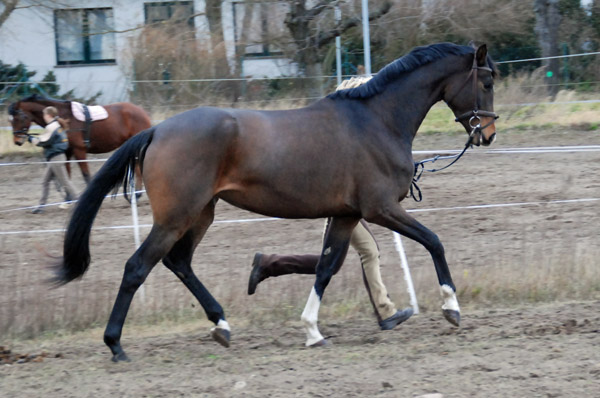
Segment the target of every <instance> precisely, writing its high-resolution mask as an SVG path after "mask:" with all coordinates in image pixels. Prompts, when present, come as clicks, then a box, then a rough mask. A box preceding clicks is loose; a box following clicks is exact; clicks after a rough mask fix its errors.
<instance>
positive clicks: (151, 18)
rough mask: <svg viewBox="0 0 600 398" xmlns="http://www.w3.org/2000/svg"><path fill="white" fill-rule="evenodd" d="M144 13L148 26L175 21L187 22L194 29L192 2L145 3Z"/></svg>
mask: <svg viewBox="0 0 600 398" xmlns="http://www.w3.org/2000/svg"><path fill="white" fill-rule="evenodd" d="M144 13H145V17H146V24H147V25H150V24H153V23H157V22H163V21H173V22H175V23H179V22H187V24H188V26H189V27H190V28H193V27H194V18H193V17H192V15H193V14H194V4H193V2H192V1H168V2H167V1H162V2H159V3H145V4H144Z"/></svg>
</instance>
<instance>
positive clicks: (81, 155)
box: [73, 148, 92, 185]
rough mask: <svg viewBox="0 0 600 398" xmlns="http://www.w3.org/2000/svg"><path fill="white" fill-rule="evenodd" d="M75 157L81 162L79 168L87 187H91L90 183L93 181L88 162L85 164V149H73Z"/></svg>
mask: <svg viewBox="0 0 600 398" xmlns="http://www.w3.org/2000/svg"><path fill="white" fill-rule="evenodd" d="M73 155H74V156H75V159H77V160H79V168H80V169H81V174H82V175H83V180H84V181H85V183H86V185H89V183H90V181H91V180H92V175H91V174H90V168H89V167H88V164H87V162H85V159H86V152H85V149H82V148H75V149H73Z"/></svg>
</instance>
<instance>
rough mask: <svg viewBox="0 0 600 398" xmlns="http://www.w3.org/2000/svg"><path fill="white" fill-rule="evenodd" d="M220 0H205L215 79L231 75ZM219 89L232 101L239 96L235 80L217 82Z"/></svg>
mask: <svg viewBox="0 0 600 398" xmlns="http://www.w3.org/2000/svg"><path fill="white" fill-rule="evenodd" d="M222 4H223V2H222V1H216V0H206V19H207V20H208V29H209V31H210V44H211V52H212V57H213V62H214V63H213V65H214V71H213V73H214V77H215V78H216V79H225V78H230V77H231V71H230V68H229V62H227V51H226V48H225V38H224V36H223V24H222V20H223V19H222V18H223V13H222V9H221V6H222ZM218 86H219V91H221V92H222V93H224V94H225V96H226V97H228V98H229V99H230V100H231V101H232V103H234V102H236V101H237V98H238V97H239V93H238V91H239V90H238V87H236V86H237V85H236V84H235V82H232V81H225V82H220V83H219V84H218Z"/></svg>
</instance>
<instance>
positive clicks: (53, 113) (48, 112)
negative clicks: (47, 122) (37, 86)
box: [42, 106, 58, 117]
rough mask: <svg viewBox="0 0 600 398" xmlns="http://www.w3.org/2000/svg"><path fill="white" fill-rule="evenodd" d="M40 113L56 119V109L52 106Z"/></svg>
mask: <svg viewBox="0 0 600 398" xmlns="http://www.w3.org/2000/svg"><path fill="white" fill-rule="evenodd" d="M42 112H44V114H45V115H49V116H52V117H57V116H58V109H56V108H55V107H53V106H47V107H45V108H44V110H43V111H42Z"/></svg>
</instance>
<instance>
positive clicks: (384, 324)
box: [379, 307, 414, 330]
mask: <svg viewBox="0 0 600 398" xmlns="http://www.w3.org/2000/svg"><path fill="white" fill-rule="evenodd" d="M413 313H414V312H413V309H412V308H410V307H408V308H405V309H403V310H398V311H397V312H396V313H395V314H394V315H392V316H391V317H389V318H387V319H384V320H383V321H381V322H379V327H380V328H381V330H392V329H393V328H395V327H396V326H398V325H400V324H401V323H402V322H404V321H406V320H408V318H410V317H411V316H412V315H413Z"/></svg>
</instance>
